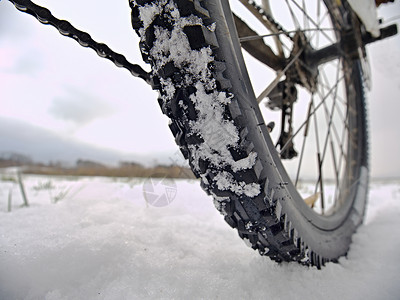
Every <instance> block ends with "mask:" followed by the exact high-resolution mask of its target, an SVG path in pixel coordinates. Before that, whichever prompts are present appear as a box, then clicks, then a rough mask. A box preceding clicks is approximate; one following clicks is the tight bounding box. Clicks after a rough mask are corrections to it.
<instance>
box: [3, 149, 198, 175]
mask: <svg viewBox="0 0 400 300" xmlns="http://www.w3.org/2000/svg"><path fill="white" fill-rule="evenodd" d="M7 167H23V173H26V174H42V175H70V176H111V177H167V178H195V177H194V175H193V173H192V171H191V170H190V169H189V168H187V167H183V166H179V165H169V166H167V165H156V166H153V167H145V166H143V165H141V164H139V163H136V162H130V161H122V162H120V163H119V165H118V166H117V167H111V166H107V165H105V164H102V163H99V162H96V161H92V160H85V159H78V160H77V161H76V164H75V166H73V167H66V166H63V164H62V163H60V162H49V163H47V164H44V163H36V162H34V161H33V160H32V159H31V158H30V157H28V156H25V155H21V154H17V153H7V154H4V153H3V154H1V155H0V168H7Z"/></svg>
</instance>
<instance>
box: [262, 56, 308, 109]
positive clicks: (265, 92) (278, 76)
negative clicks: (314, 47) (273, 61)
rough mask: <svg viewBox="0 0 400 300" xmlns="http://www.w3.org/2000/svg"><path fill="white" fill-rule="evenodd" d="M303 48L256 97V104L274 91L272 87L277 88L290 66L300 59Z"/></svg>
mask: <svg viewBox="0 0 400 300" xmlns="http://www.w3.org/2000/svg"><path fill="white" fill-rule="evenodd" d="M303 51H304V48H302V49H301V50H300V51H299V52H298V53H297V54H296V55H295V56H294V57H293V58H292V60H291V61H290V62H289V63H288V64H287V65H286V67H285V68H284V69H283V70H282V71H280V72H279V73H278V75H277V76H276V78H275V79H274V80H273V81H272V82H271V83H270V84H269V85H268V86H267V87H266V88H265V90H264V91H262V93H261V94H260V95H259V96H258V97H257V103H258V104H260V102H261V101H262V100H264V98H265V97H266V96H268V95H269V94H270V93H271V91H272V90H273V89H274V87H276V86H277V84H278V83H279V80H280V79H281V78H282V77H283V76H284V75H285V73H286V71H287V70H288V69H289V68H290V67H291V66H292V64H293V63H294V62H295V61H296V60H297V59H298V58H299V57H300V55H301V54H302V53H303Z"/></svg>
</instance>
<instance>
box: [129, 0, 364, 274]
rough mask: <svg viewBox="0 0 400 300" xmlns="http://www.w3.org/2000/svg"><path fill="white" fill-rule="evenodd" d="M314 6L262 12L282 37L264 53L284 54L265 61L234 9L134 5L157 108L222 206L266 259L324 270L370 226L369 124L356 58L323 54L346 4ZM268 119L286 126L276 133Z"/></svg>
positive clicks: (180, 1) (344, 18)
mask: <svg viewBox="0 0 400 300" xmlns="http://www.w3.org/2000/svg"><path fill="white" fill-rule="evenodd" d="M305 2H306V1H301V3H297V1H293V0H291V1H285V4H286V5H288V6H287V12H286V15H285V12H282V6H283V5H282V4H283V2H282V1H279V5H278V6H277V7H276V13H275V11H274V10H275V7H274V6H272V7H271V11H270V15H269V16H268V18H267V17H263V16H261V18H264V19H265V18H267V19H268V22H269V24H270V25H268V26H269V28H270V29H271V30H272V31H275V33H276V32H277V31H279V32H282V33H283V35H284V37H283V38H280V39H279V40H276V41H277V42H276V43H275V46H271V47H270V48H269V50H268V49H267V48H266V47H264V46H263V45H261V49H264V51H261V52H263V53H266V52H269V51H271V52H272V53H273V52H275V53H277V55H274V54H272V55H271V54H269V55H266V56H263V53H261V55H258V54H257V53H256V51H255V48H257V46H254V45H253V46H251V42H250V46H248V45H249V43H248V44H247V46H246V45H245V44H246V42H247V41H249V40H251V39H254V37H248V36H243V32H245V31H246V30H242V29H240V25H239V24H238V22H240V21H238V18H236V17H233V15H232V12H231V8H230V6H229V3H228V1H225V0H204V1H198V0H189V1H185V0H174V1H143V0H136V1H132V2H130V4H131V7H132V24H133V28H134V29H135V30H136V31H137V33H138V34H139V36H140V38H141V42H140V48H141V51H142V54H143V58H144V60H145V61H146V62H148V63H150V64H151V66H152V74H153V80H154V88H157V89H158V90H159V91H160V97H159V103H160V106H161V108H162V110H163V112H164V113H165V114H166V115H168V116H169V117H170V119H171V124H170V128H171V131H172V133H173V134H174V136H175V139H176V142H177V144H178V145H179V146H180V149H181V151H182V153H183V155H184V156H185V157H186V158H187V159H188V160H189V163H190V166H191V168H192V170H193V172H194V173H195V175H196V176H197V177H199V178H201V184H202V187H203V188H204V189H205V191H206V192H207V193H209V194H211V195H212V196H213V197H214V203H215V205H216V207H217V209H219V210H220V212H221V213H222V214H223V215H224V218H225V220H226V221H227V222H228V224H229V225H231V226H232V227H234V228H236V229H237V230H238V232H239V236H240V237H241V238H243V239H244V240H245V241H247V242H248V244H249V245H250V246H251V247H252V248H253V249H256V250H258V251H259V252H260V254H262V255H267V256H269V257H270V258H271V259H273V260H275V261H298V262H301V263H303V264H308V265H315V266H317V267H321V266H322V265H323V264H324V263H325V262H327V261H336V260H337V259H338V258H339V257H340V256H342V255H345V254H346V253H347V251H348V248H349V245H350V241H351V236H352V234H353V233H354V232H355V230H356V228H357V227H358V226H359V224H361V222H362V218H363V214H364V209H365V203H366V197H367V186H368V162H367V146H368V143H367V126H366V111H365V103H364V94H363V85H362V78H361V75H360V69H359V63H358V61H357V60H356V59H354V57H353V58H349V55H348V54H349V52H348V51H347V52H343V53H342V52H341V51H342V50H340V49H341V48H340V49H339V50H338V51H339V52H338V53H336V54H335V55H331V54H329V55H328V54H326V53H322V52H321V51H320V52H318V51H316V50H319V49H321V48H322V49H323V48H324V47H325V46H329V45H332V44H335V43H337V42H338V41H340V40H341V39H343V38H344V36H343V32H345V31H344V29H346V28H347V27H348V26H350V25H351V24H349V21H348V12H349V10H348V9H347V8H346V6H344V5H346V3H345V2H344V1H342V3H343V5H341V6H338V4H337V2H336V1H331V0H325V1H317V3H316V4H315V5H314V4H312V5H311V4H310V3H311V1H307V6H306V4H305ZM271 4H272V3H271ZM251 6H252V7H254V5H253V4H251ZM311 6H313V7H311ZM257 10H258V9H257ZM311 12H312V13H311ZM261 14H263V12H261ZM312 14H314V15H312ZM280 16H282V17H283V19H279V20H278V17H279V18H280ZM285 20H291V21H292V26H289V25H286V23H285V22H283V21H285ZM351 20H352V19H351V18H350V21H351ZM247 21H248V18H247V17H246V22H247ZM278 21H280V22H278ZM326 21H327V25H324V27H322V26H321V24H325V22H326ZM271 24H272V25H271ZM325 26H327V27H326V28H325ZM236 28H239V34H238V32H237V30H236ZM244 28H249V26H247V25H245V26H244ZM251 32H252V34H251V35H254V32H255V31H251ZM239 35H240V37H241V41H242V45H243V46H244V48H245V49H247V50H249V52H251V54H252V55H253V56H255V57H256V59H257V60H254V59H253V58H250V57H249V56H248V55H247V54H245V57H246V59H248V60H250V63H248V64H247V66H249V69H250V72H248V68H247V67H246V63H245V59H244V57H243V55H242V51H241V47H240V46H241V45H240V39H239ZM255 38H256V39H257V40H258V41H259V40H260V38H259V37H255ZM283 39H285V40H284V41H283ZM274 47H275V48H274ZM317 54H318V55H317ZM251 60H253V62H251ZM257 61H261V62H262V64H263V65H266V67H265V68H264V69H262V71H261V69H260V67H259V66H255V67H253V63H254V62H257ZM310 62H312V63H310ZM271 68H273V70H272V72H271ZM254 70H256V71H255V72H256V76H255V77H254V76H253V77H252V76H249V73H250V75H251V74H252V72H254ZM279 70H280V71H279ZM282 70H283V71H282ZM276 71H278V77H279V76H280V77H279V78H278V79H276ZM261 72H262V73H261ZM261 74H262V75H261ZM268 74H269V75H272V76H273V77H272V78H271V81H272V84H269V82H268V81H267V79H268ZM274 76H275V77H274ZM259 83H261V84H262V85H268V88H267V92H266V93H265V94H266V96H268V98H267V99H266V100H263V99H264V97H259V100H261V101H262V102H261V106H259V104H258V101H257V98H256V96H255V94H254V91H253V84H254V85H255V88H256V90H257V89H259V87H258V86H257V84H259ZM260 90H263V87H261V89H260ZM263 102H264V103H266V104H267V107H268V108H266V107H265V105H263ZM260 107H261V108H260ZM270 121H274V122H275V123H278V124H280V126H276V127H280V129H279V130H277V129H273V130H272V132H271V129H272V127H273V126H271V124H270V123H269V124H267V123H268V122H270ZM297 148H298V149H297ZM304 179H307V180H308V181H309V182H310V185H306V184H305V181H304Z"/></svg>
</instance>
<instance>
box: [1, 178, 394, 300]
mask: <svg viewBox="0 0 400 300" xmlns="http://www.w3.org/2000/svg"><path fill="white" fill-rule="evenodd" d="M2 178H3V181H1V180H0V299H159V298H164V299H172V298H174V299H199V298H202V299H310V300H312V299H341V300H344V299H352V300H353V299H379V300H380V299H399V295H400V285H399V278H400V255H399V254H400V251H399V249H400V239H399V238H400V229H399V228H400V203H399V200H400V180H398V181H391V182H374V183H372V184H371V192H370V201H369V205H368V212H367V216H366V222H365V225H363V226H362V227H361V228H360V229H359V230H358V232H357V233H356V235H355V236H354V239H353V244H352V246H351V250H350V252H349V254H348V257H347V258H342V259H340V261H339V263H338V264H334V263H329V264H328V265H327V266H326V267H325V268H323V269H322V270H317V269H316V268H308V267H304V266H300V265H298V264H296V263H290V264H287V263H283V264H277V263H274V262H272V261H270V260H269V259H268V258H265V257H261V256H259V255H258V254H257V253H256V252H254V251H253V250H252V249H250V248H248V247H247V246H246V245H245V243H243V241H242V240H240V239H239V237H238V236H237V233H236V231H235V230H232V229H231V228H230V227H229V226H228V225H227V224H226V223H225V222H224V221H223V219H222V216H221V215H220V214H219V213H218V212H217V210H216V209H215V208H214V206H213V201H212V199H211V197H208V196H207V195H206V194H205V193H204V192H203V191H202V190H201V189H200V187H199V182H198V181H185V180H176V188H177V190H176V192H177V193H176V197H175V199H173V200H174V201H172V203H170V205H168V206H165V207H162V208H160V207H159V208H157V207H152V206H150V205H148V204H146V202H145V200H144V196H143V181H142V180H139V179H107V178H101V177H97V178H62V177H44V176H27V175H25V176H24V177H23V178H24V180H23V182H24V184H25V190H26V194H27V198H28V201H29V203H30V206H29V207H20V204H21V203H22V199H21V193H20V192H19V187H18V185H17V184H16V183H13V182H10V181H5V180H4V179H5V178H6V177H4V176H2ZM164 188H165V187H164ZM10 191H11V194H12V203H13V204H12V212H7V202H8V200H7V199H8V195H9V192H10ZM154 192H155V193H163V186H156V187H155V190H154ZM173 194H174V193H173ZM57 196H58V200H59V201H57V202H56V203H54V199H56V198H57Z"/></svg>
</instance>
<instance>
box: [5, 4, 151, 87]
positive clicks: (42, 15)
mask: <svg viewBox="0 0 400 300" xmlns="http://www.w3.org/2000/svg"><path fill="white" fill-rule="evenodd" d="M9 1H10V2H11V3H13V4H14V6H15V7H16V8H17V9H18V10H19V11H22V12H25V13H27V14H30V15H32V16H34V17H35V18H36V19H37V20H38V21H39V22H40V23H42V24H48V25H51V26H53V27H55V28H57V30H58V31H59V32H60V33H61V34H62V35H64V36H67V37H70V38H72V39H74V40H76V41H77V42H78V43H79V44H80V45H81V46H82V47H88V48H91V49H93V50H94V51H96V52H97V54H98V55H99V56H100V57H103V58H106V59H109V60H111V61H112V62H113V63H114V64H115V65H116V66H117V67H121V68H125V69H127V70H128V71H129V72H130V73H131V74H132V75H133V76H135V77H139V78H141V79H143V80H145V81H146V82H147V83H148V84H150V85H152V78H151V76H150V74H149V73H147V72H146V71H144V70H143V69H142V67H141V66H139V65H136V64H132V63H130V62H129V61H128V60H127V59H126V58H125V56H123V55H122V54H119V53H116V52H114V51H112V50H111V49H110V48H109V47H108V46H107V45H106V44H103V43H97V42H96V41H94V40H93V39H92V37H91V36H90V35H89V34H88V33H86V32H83V31H80V30H78V29H76V28H75V27H74V26H72V25H71V24H70V23H69V22H68V21H65V20H59V19H57V18H56V17H54V16H53V15H52V13H51V12H50V10H48V9H47V8H45V7H41V6H39V5H37V4H35V3H33V2H32V1H30V0H9Z"/></svg>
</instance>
